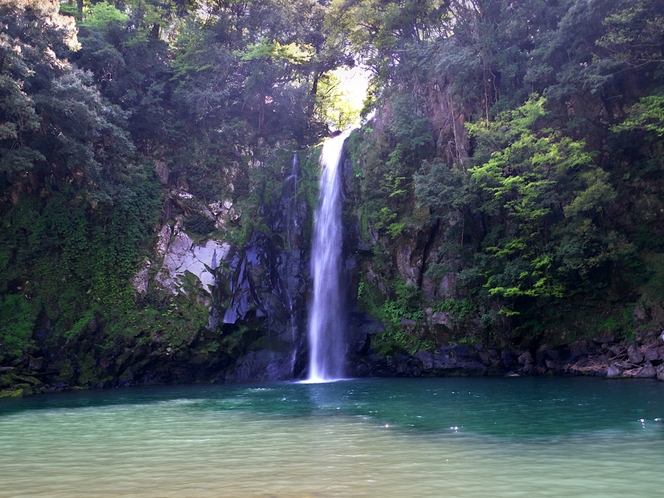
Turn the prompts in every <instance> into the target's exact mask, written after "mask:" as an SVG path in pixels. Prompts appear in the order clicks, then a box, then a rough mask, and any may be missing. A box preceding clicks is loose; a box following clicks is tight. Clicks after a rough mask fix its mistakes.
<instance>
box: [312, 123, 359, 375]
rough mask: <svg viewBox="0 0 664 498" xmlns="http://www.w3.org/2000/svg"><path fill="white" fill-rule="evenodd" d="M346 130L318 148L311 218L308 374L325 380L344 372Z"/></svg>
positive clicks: (347, 133) (348, 132)
mask: <svg viewBox="0 0 664 498" xmlns="http://www.w3.org/2000/svg"><path fill="white" fill-rule="evenodd" d="M349 134H350V131H347V132H346V133H342V134H341V135H338V136H336V137H334V138H331V139H329V140H328V141H327V142H325V144H324V145H323V150H322V152H321V168H322V173H321V179H320V194H319V199H318V209H317V210H316V215H315V219H314V239H313V247H312V253H311V273H312V275H313V281H314V293H313V303H312V306H311V312H310V316H309V349H310V353H309V378H308V379H307V382H326V381H331V380H336V379H341V378H343V376H344V362H345V350H346V345H345V340H344V328H345V325H346V324H345V319H344V316H345V314H344V297H345V296H344V295H343V291H342V284H341V244H342V230H341V200H342V199H341V178H340V168H339V162H340V161H341V154H342V152H343V145H344V141H345V140H346V138H347V137H348V135H349Z"/></svg>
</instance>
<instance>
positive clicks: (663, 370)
mask: <svg viewBox="0 0 664 498" xmlns="http://www.w3.org/2000/svg"><path fill="white" fill-rule="evenodd" d="M657 379H658V380H664V365H660V366H659V367H657Z"/></svg>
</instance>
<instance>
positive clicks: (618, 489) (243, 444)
mask: <svg viewBox="0 0 664 498" xmlns="http://www.w3.org/2000/svg"><path fill="white" fill-rule="evenodd" d="M659 419H664V383H661V382H660V383H658V382H655V381H637V380H625V381H619V380H618V381H616V380H605V379H587V378H581V379H577V378H552V379H548V378H547V379H528V378H523V379H522V378H514V379H511V378H510V379H502V378H495V379H493V378H470V379H384V380H349V381H340V382H335V383H328V384H289V383H280V384H261V385H239V386H178V387H153V388H134V389H120V390H113V391H95V392H83V393H65V394H59V395H46V396H37V397H33V398H28V399H20V400H3V401H0V497H41V496H43V497H65V496H66V497H84V496H85V497H111V496H126V497H129V496H131V497H144V496H145V497H148V496H149V497H162V496H164V497H170V496H173V497H189V496H192V497H193V496H196V497H198V496H200V497H226V496H228V497H244V496H272V497H314V496H315V497H328V496H379V497H385V496H394V497H402V496H403V497H411V496H418V497H419V496H427V497H428V496H431V497H434V496H437V497H438V496H444V497H487V496H490V497H522V496H523V497H532V496H551V497H568V496H579V497H613V496H615V497H626V496H629V497H655V496H660V495H661V493H662V489H664V472H663V471H662V468H661V467H662V462H664V422H662V421H660V420H659Z"/></svg>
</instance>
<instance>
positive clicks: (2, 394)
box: [0, 389, 23, 399]
mask: <svg viewBox="0 0 664 498" xmlns="http://www.w3.org/2000/svg"><path fill="white" fill-rule="evenodd" d="M21 396H23V389H3V390H2V391H0V399H4V398H20V397H21Z"/></svg>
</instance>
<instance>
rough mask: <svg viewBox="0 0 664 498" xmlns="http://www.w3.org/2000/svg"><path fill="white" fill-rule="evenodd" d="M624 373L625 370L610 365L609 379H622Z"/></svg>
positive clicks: (607, 374)
mask: <svg viewBox="0 0 664 498" xmlns="http://www.w3.org/2000/svg"><path fill="white" fill-rule="evenodd" d="M622 373H623V369H622V368H621V367H620V366H618V365H615V364H614V365H610V366H609V369H608V370H607V372H606V376H607V377H620V376H621V375H622Z"/></svg>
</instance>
